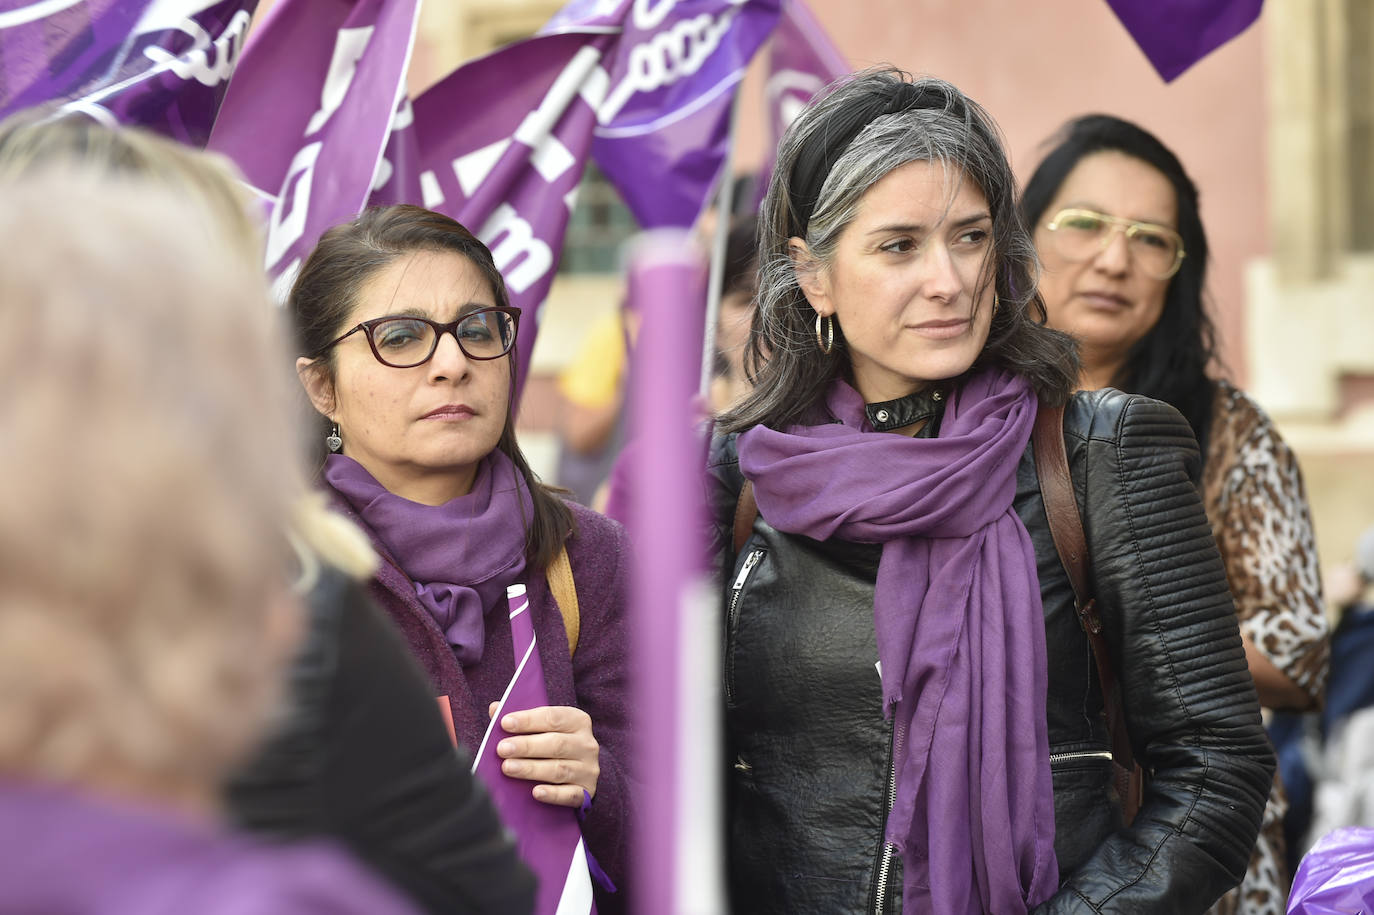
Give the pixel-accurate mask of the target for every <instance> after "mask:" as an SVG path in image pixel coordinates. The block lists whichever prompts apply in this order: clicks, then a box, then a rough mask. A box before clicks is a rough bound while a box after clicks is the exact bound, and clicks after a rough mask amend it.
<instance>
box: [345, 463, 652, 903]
mask: <svg viewBox="0 0 1374 915" xmlns="http://www.w3.org/2000/svg"><path fill="white" fill-rule="evenodd" d="M325 485H326V486H327V484H325ZM333 495H334V504H335V508H336V509H338V510H339V511H340V512H342V513H343V514H345V515H346V516H348V517H349V518H350V519H351V520H352V521H353V522H354V523H355V524H357V525H358V526H359V527H361V528H362V529H363V530H364V531H366V532H367V534H368V536H369V537H371V538H372V545H373V547H374V548H375V549H376V550H377V552H378V554H379V555H381V556H382V557H383V560H384V561H383V562H382V564H381V567H380V568H379V569H378V571H377V576H376V578H374V579H373V581H372V596H373V598H374V599H375V600H376V601H377V603H378V604H379V605H380V606H381V607H382V608H383V609H384V610H385V611H386V612H387V613H388V614H389V615H390V616H391V618H392V620H394V621H395V623H396V626H397V627H398V628H399V629H400V631H401V634H402V635H403V636H404V637H405V639H406V641H407V642H408V643H409V644H410V650H411V651H412V652H413V653H414V655H415V657H416V658H417V659H418V660H419V662H420V665H421V666H422V667H424V669H425V671H426V673H428V674H429V678H430V682H431V683H432V684H433V686H434V691H435V694H436V695H439V696H448V697H449V703H450V706H451V708H452V711H453V726H454V730H455V731H456V733H457V735H458V740H459V741H460V742H462V744H463V745H464V746H465V747H467V749H468V751H469V752H473V753H475V752H476V751H477V747H478V746H479V745H480V744H481V742H482V735H483V734H484V733H486V728H487V721H488V718H487V707H488V706H489V705H490V704H491V703H492V702H496V701H497V700H499V699H500V698H501V694H502V693H503V692H504V691H505V688H506V684H507V683H509V682H510V678H511V676H513V675H514V673H515V657H514V649H513V647H512V644H511V631H510V620H509V618H508V617H507V616H506V614H505V613H489V614H487V617H486V641H485V643H484V647H483V651H482V660H481V661H479V662H477V663H476V664H473V665H470V666H469V667H467V668H464V667H462V666H460V665H459V664H458V661H457V660H456V659H455V658H454V655H453V649H452V647H451V646H450V645H449V644H448V641H447V640H446V639H445V638H444V632H443V630H442V629H440V628H439V624H438V623H436V622H435V621H434V617H433V616H431V615H430V614H429V612H428V611H427V610H425V608H424V606H422V605H421V604H420V601H419V600H418V598H416V596H415V585H414V583H413V582H412V581H411V580H410V579H409V578H408V577H407V576H406V574H405V573H404V572H402V571H401V570H400V568H398V567H397V565H396V563H394V562H392V561H389V560H388V559H387V556H388V553H387V550H386V547H385V546H384V545H383V544H382V543H381V542H380V541H379V540H378V538H377V535H376V533H375V532H374V531H373V530H372V529H371V528H369V527H368V526H367V524H366V523H365V522H364V521H363V519H362V517H361V516H359V515H358V513H357V512H355V511H353V509H352V507H351V506H349V505H348V503H347V501H346V500H345V499H344V498H343V497H342V496H340V495H338V494H337V493H333ZM568 508H569V509H571V510H572V514H573V521H574V524H575V529H576V533H574V534H573V536H572V537H571V538H569V540H568V542H567V549H568V560H569V562H570V563H571V565H572V571H573V581H574V583H575V584H576V587H577V600H578V604H579V605H580V618H581V631H580V634H579V636H578V645H577V652H576V655H575V656H574V657H572V658H569V656H568V637H567V633H566V631H565V630H564V628H563V617H562V615H561V614H560V613H559V610H558V605H557V604H556V603H555V602H554V599H553V596H552V594H551V593H550V592H549V586H548V582H547V581H546V580H545V578H544V576H543V574H542V573H534V572H530V573H527V580H526V582H525V584H526V586H527V588H528V593H529V600H530V611H531V616H532V619H533V621H534V628H535V637H536V639H537V640H538V644H539V658H540V661H541V662H542V663H543V665H544V678H545V680H546V681H547V686H548V691H549V702H550V703H552V704H553V705H569V706H576V707H577V708H580V709H582V710H583V711H585V712H586V713H587V714H588V715H590V716H591V719H592V734H593V735H594V736H595V737H596V740H597V742H598V743H599V744H600V745H601V753H600V758H599V762H600V766H601V777H600V779H599V780H598V782H597V787H596V800H595V801H594V802H593V804H592V808H591V810H590V812H588V814H587V817H586V820H585V821H584V823H583V830H582V832H583V835H584V837H585V838H586V840H587V847H588V849H589V850H590V851H591V853H592V855H593V856H594V857H595V858H596V860H597V863H598V864H600V865H601V867H602V869H603V870H604V871H605V872H606V874H607V876H609V877H610V878H611V880H612V881H613V882H614V883H615V884H616V885H617V886H620V887H623V886H624V880H625V877H626V869H625V842H626V832H627V830H628V828H629V827H628V823H629V816H630V813H629V804H628V800H627V787H628V782H627V779H626V774H625V771H626V762H625V761H626V758H627V754H628V750H629V743H630V740H631V737H630V724H629V702H628V698H629V697H628V689H629V669H628V649H629V633H628V632H627V629H626V619H625V603H626V597H627V594H628V591H629V586H630V582H629V576H630V564H629V550H628V546H627V542H626V537H625V529H624V528H623V527H622V526H621V525H620V524H619V523H617V522H615V521H612V520H610V519H609V518H606V517H604V516H603V515H599V514H597V513H596V512H594V511H592V510H590V509H588V508H584V507H583V506H581V505H578V504H576V503H571V502H570V503H568ZM531 788H533V783H531Z"/></svg>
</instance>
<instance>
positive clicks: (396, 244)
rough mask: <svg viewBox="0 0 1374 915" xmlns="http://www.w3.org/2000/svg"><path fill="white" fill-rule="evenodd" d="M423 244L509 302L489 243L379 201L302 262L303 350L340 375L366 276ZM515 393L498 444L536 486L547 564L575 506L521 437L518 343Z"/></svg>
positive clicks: (534, 526)
mask: <svg viewBox="0 0 1374 915" xmlns="http://www.w3.org/2000/svg"><path fill="white" fill-rule="evenodd" d="M418 251H440V252H443V251H451V252H453V253H454V254H460V255H462V256H463V257H465V258H467V259H468V260H469V261H470V262H471V263H472V264H473V265H474V266H475V267H476V268H477V270H478V272H480V273H481V274H482V276H483V277H484V278H485V279H486V281H487V282H488V283H489V284H491V290H492V294H493V296H494V297H495V299H496V304H497V305H502V306H507V305H510V296H509V294H508V293H507V292H506V282H505V280H504V279H503V278H502V276H501V271H500V270H498V269H496V263H495V261H493V260H492V256H491V251H490V250H488V249H487V246H486V245H484V244H482V242H481V241H480V240H479V239H478V238H477V237H476V236H474V235H473V234H472V233H471V232H469V231H468V230H467V229H465V228H463V226H462V225H460V224H459V223H457V222H456V221H454V220H452V219H450V218H449V217H447V216H444V215H443V214H442V213H435V212H432V211H430V210H426V209H423V208H421V207H417V206H409V205H399V206H390V207H373V208H371V209H368V210H365V211H363V213H362V214H360V215H359V216H358V217H357V218H356V219H354V220H353V221H352V222H346V223H344V224H342V225H338V226H335V227H334V228H332V229H330V230H329V231H327V232H325V233H324V235H323V236H321V237H320V241H319V244H317V245H316V246H315V250H314V251H312V252H310V257H309V258H307V259H306V261H305V265H304V266H303V267H301V272H300V274H299V275H298V276H297V277H296V282H295V283H294V284H293V285H292V287H291V294H290V296H289V297H288V299H287V309H288V311H289V312H290V315H291V319H292V322H293V323H294V325H295V330H296V348H297V352H298V353H299V354H300V355H302V356H305V357H307V358H311V359H314V360H316V364H317V365H318V366H319V367H320V369H321V370H322V371H325V372H327V373H328V375H329V379H330V381H331V382H332V381H333V380H334V354H333V350H331V349H328V348H327V347H328V346H329V343H330V342H331V341H332V340H334V338H336V337H337V336H338V335H339V334H341V333H343V332H344V331H345V330H347V328H346V327H345V326H344V325H345V322H347V321H348V319H349V316H350V315H352V314H353V310H354V308H355V307H356V306H357V300H358V293H359V291H360V290H361V289H362V288H363V286H364V284H366V283H367V281H368V280H369V279H370V278H371V277H372V276H373V275H375V274H376V273H377V271H379V270H381V269H382V268H384V267H386V266H387V265H388V264H390V263H391V262H392V261H394V260H395V259H396V258H398V257H402V256H404V255H407V254H414V253H416V252H418ZM507 364H508V365H509V366H510V391H511V396H510V397H508V398H507V399H506V424H505V427H504V428H503V429H502V430H501V439H500V440H499V441H498V442H497V443H496V448H497V450H498V451H501V452H502V453H503V454H505V455H506V456H507V457H509V458H510V459H511V461H512V462H513V463H514V464H515V467H516V469H517V471H519V473H520V476H521V477H522V478H523V479H524V481H525V485H526V487H527V488H528V489H529V493H530V498H531V499H532V501H533V503H534V517H533V518H529V519H526V524H525V556H526V559H527V560H528V562H529V563H530V565H531V566H533V567H534V568H536V569H540V570H543V569H545V568H547V567H548V565H549V563H550V562H552V561H553V559H554V557H555V556H557V555H558V551H559V550H560V549H561V548H562V546H563V541H564V540H566V539H567V538H568V535H569V534H570V533H572V530H573V518H572V512H571V511H569V509H568V506H567V505H565V504H564V503H563V500H562V499H560V498H559V497H558V495H557V494H556V493H555V492H554V490H552V489H551V488H549V487H547V486H545V485H544V484H543V483H541V482H540V481H539V478H538V477H537V476H535V474H534V471H532V470H530V465H529V462H528V461H527V460H525V455H524V454H523V453H522V452H521V451H520V446H519V445H518V444H517V443H516V441H515V364H516V350H514V349H512V350H511V352H510V354H509V356H508V357H507ZM327 426H328V423H327V421H326V420H325V418H324V417H323V416H321V417H320V424H319V430H318V431H319V434H318V435H316V436H315V439H314V440H315V441H316V442H319V443H321V444H320V446H319V447H320V454H319V459H320V464H321V465H322V464H323V462H324V457H325V455H326V454H327V453H328V452H327V451H326V450H325V448H324V445H323V442H324V437H325V434H326V432H327Z"/></svg>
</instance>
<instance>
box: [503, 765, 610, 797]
mask: <svg viewBox="0 0 1374 915" xmlns="http://www.w3.org/2000/svg"><path fill="white" fill-rule="evenodd" d="M501 771H502V772H504V773H505V774H506V775H509V776H510V777H511V778H518V779H520V780H521V781H527V782H539V783H540V784H541V785H551V786H560V785H561V786H573V787H576V788H577V790H578V791H581V790H582V789H583V788H586V789H587V793H588V794H595V793H596V781H597V777H598V776H599V775H600V769H599V768H598V767H597V765H596V763H587V762H583V761H581V760H572V759H507V760H503V761H502V762H501Z"/></svg>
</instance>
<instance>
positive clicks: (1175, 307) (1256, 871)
mask: <svg viewBox="0 0 1374 915" xmlns="http://www.w3.org/2000/svg"><path fill="white" fill-rule="evenodd" d="M1021 210H1022V214H1023V215H1024V217H1025V220H1026V224H1027V226H1029V227H1031V228H1032V231H1033V232H1034V236H1035V244H1036V248H1037V250H1038V252H1039V254H1040V259H1041V263H1042V264H1043V265H1044V270H1043V272H1042V274H1041V279H1040V292H1041V295H1042V296H1044V299H1045V308H1046V309H1047V311H1048V313H1049V323H1050V325H1051V326H1052V327H1055V328H1058V329H1059V330H1062V331H1065V332H1066V333H1069V334H1071V335H1073V336H1074V337H1075V338H1077V339H1078V341H1079V346H1080V348H1081V352H1082V358H1083V367H1082V371H1081V372H1080V374H1079V378H1078V386H1079V387H1081V388H1083V389H1087V390H1092V389H1096V388H1103V387H1107V386H1111V387H1115V388H1119V389H1121V390H1123V391H1132V392H1136V393H1140V394H1145V395H1148V396H1150V397H1153V398H1156V399H1158V400H1162V401H1164V402H1165V403H1168V404H1171V405H1173V406H1174V407H1176V408H1177V409H1178V411H1179V412H1180V413H1182V414H1183V415H1184V416H1185V417H1186V418H1187V419H1188V422H1189V424H1190V425H1191V427H1192V430H1193V433H1194V435H1196V437H1197V440H1198V442H1199V444H1200V445H1201V451H1202V464H1203V469H1202V479H1201V490H1202V497H1203V502H1204V505H1205V506H1206V509H1207V516H1208V519H1209V520H1210V522H1211V527H1212V531H1213V533H1214V535H1215V536H1216V541H1217V545H1218V547H1219V548H1220V550H1221V555H1222V559H1223V560H1224V562H1225V565H1226V574H1227V578H1228V579H1229V581H1230V586H1231V591H1232V593H1233V594H1234V595H1235V599H1236V601H1235V602H1236V611H1237V614H1238V616H1239V619H1240V629H1241V636H1242V638H1243V640H1244V645H1245V656H1246V661H1247V664H1248V666H1249V668H1250V673H1251V674H1252V675H1253V676H1254V680H1255V687H1256V689H1257V691H1258V693H1259V698H1260V703H1261V704H1262V705H1264V706H1266V707H1268V708H1273V709H1294V710H1299V711H1301V710H1304V709H1310V708H1314V707H1316V706H1317V705H1318V704H1319V703H1320V701H1321V696H1322V692H1323V689H1324V686H1325V682H1326V669H1327V665H1326V659H1327V649H1328V634H1327V624H1326V617H1325V613H1324V610H1323V602H1322V594H1321V579H1320V576H1319V574H1318V569H1317V551H1316V546H1315V543H1314V540H1313V535H1312V520H1311V515H1310V513H1309V511H1308V506H1307V497H1306V495H1305V493H1304V490H1303V483H1302V475H1301V473H1300V471H1299V468H1298V463H1297V459H1296V458H1295V457H1294V455H1293V452H1292V451H1291V450H1289V448H1288V446H1287V445H1286V444H1285V443H1284V441H1283V439H1282V438H1280V436H1279V434H1278V430H1277V429H1275V428H1274V424H1273V423H1272V422H1271V421H1270V419H1269V417H1268V416H1266V415H1265V414H1264V412H1263V411H1262V410H1261V409H1260V408H1259V406H1258V405H1257V404H1256V403H1255V402H1254V401H1253V400H1251V399H1250V398H1249V397H1248V396H1246V394H1245V393H1244V392H1242V391H1240V390H1238V389H1237V388H1236V387H1235V386H1234V385H1232V384H1231V383H1230V382H1228V381H1226V380H1224V379H1220V378H1213V377H1211V376H1210V375H1209V374H1208V372H1209V370H1210V369H1211V367H1212V366H1211V363H1212V362H1213V361H1214V357H1215V343H1214V333H1213V327H1212V321H1211V318H1210V317H1209V316H1208V314H1207V309H1206V307H1205V304H1204V302H1203V289H1204V286H1205V279H1206V270H1207V236H1206V234H1205V233H1204V231H1203V227H1202V220H1201V218H1200V215H1199V211H1198V193H1197V189H1196V187H1194V185H1193V182H1192V181H1191V180H1190V179H1189V177H1188V175H1187V173H1186V172H1185V171H1184V170H1183V166H1182V164H1181V163H1180V162H1179V161H1178V158H1177V157H1176V156H1175V155H1174V154H1173V153H1172V152H1170V151H1169V150H1168V149H1167V148H1166V147H1165V146H1164V144H1163V143H1161V142H1160V141H1159V139H1158V138H1156V137H1155V136H1153V135H1152V134H1150V133H1149V132H1147V131H1145V130H1143V129H1141V128H1140V127H1138V126H1136V125H1135V124H1132V123H1129V122H1127V121H1123V120H1121V119H1120V118H1115V117H1111V116H1108V115H1090V116H1087V117H1082V118H1079V119H1077V120H1074V121H1072V122H1070V123H1069V124H1068V125H1066V126H1065V127H1064V129H1063V131H1062V132H1061V133H1060V134H1059V135H1058V136H1057V138H1056V140H1055V142H1054V147H1053V148H1052V149H1051V151H1050V153H1049V154H1048V155H1047V156H1046V157H1045V160H1044V161H1043V162H1042V163H1041V164H1040V166H1039V168H1037V169H1036V171H1035V173H1034V174H1033V175H1032V176H1031V179H1030V182H1029V183H1028V184H1027V185H1026V190H1025V193H1024V194H1023V196H1022V201H1021ZM1286 808H1287V802H1286V801H1285V800H1284V798H1283V792H1282V788H1281V785H1280V783H1279V779H1278V778H1277V777H1276V778H1275V780H1274V785H1273V789H1272V793H1271V795H1270V801H1269V805H1268V808H1267V810H1266V811H1265V818H1264V827H1263V829H1262V831H1261V834H1260V841H1259V842H1258V844H1257V845H1256V847H1255V850H1254V855H1253V857H1252V860H1251V863H1250V866H1249V870H1248V871H1247V873H1246V878H1245V881H1244V882H1243V883H1242V884H1241V886H1240V888H1239V889H1238V890H1236V891H1235V892H1232V893H1230V894H1228V895H1227V896H1226V897H1225V898H1224V899H1223V900H1222V901H1221V903H1219V904H1218V907H1217V911H1219V912H1226V913H1229V912H1237V911H1240V912H1247V913H1267V912H1282V911H1283V910H1284V905H1285V900H1286V899H1287V897H1288V880H1289V875H1288V874H1287V873H1285V871H1286V868H1285V867H1284V865H1283V859H1284V854H1283V829H1282V820H1283V813H1284V811H1285V810H1286Z"/></svg>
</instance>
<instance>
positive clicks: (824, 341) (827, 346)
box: [816, 314, 835, 356]
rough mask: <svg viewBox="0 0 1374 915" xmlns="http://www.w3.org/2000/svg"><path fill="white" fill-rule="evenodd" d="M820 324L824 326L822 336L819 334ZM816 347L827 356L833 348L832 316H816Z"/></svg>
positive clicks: (833, 320) (833, 324)
mask: <svg viewBox="0 0 1374 915" xmlns="http://www.w3.org/2000/svg"><path fill="white" fill-rule="evenodd" d="M822 323H824V324H825V333H824V335H822V333H821V324H822ZM816 346H818V347H820V350H821V352H822V353H825V355H827V356H829V355H830V351H831V350H832V349H834V348H835V318H834V317H833V316H832V315H821V314H817V315H816Z"/></svg>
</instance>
